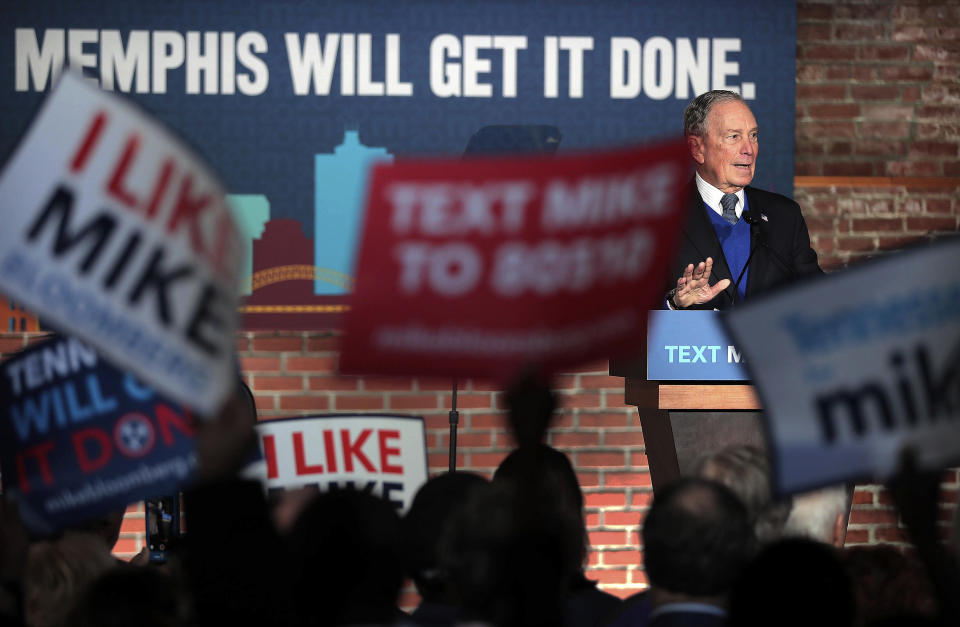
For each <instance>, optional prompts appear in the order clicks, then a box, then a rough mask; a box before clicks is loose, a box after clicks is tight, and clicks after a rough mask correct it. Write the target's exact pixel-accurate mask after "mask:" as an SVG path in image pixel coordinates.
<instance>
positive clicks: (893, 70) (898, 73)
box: [880, 65, 933, 83]
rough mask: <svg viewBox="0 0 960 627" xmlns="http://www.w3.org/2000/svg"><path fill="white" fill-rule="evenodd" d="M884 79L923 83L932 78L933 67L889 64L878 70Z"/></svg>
mask: <svg viewBox="0 0 960 627" xmlns="http://www.w3.org/2000/svg"><path fill="white" fill-rule="evenodd" d="M880 77H881V78H882V79H883V80H885V81H904V82H909V83H925V82H928V81H931V80H933V68H932V67H930V66H929V65H891V66H888V67H885V68H883V69H881V70H880Z"/></svg>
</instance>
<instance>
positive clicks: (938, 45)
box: [913, 42, 960, 63]
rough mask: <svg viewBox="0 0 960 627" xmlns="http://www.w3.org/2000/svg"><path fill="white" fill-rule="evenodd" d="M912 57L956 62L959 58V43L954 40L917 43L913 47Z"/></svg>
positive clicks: (923, 59)
mask: <svg viewBox="0 0 960 627" xmlns="http://www.w3.org/2000/svg"><path fill="white" fill-rule="evenodd" d="M913 59H914V60H915V61H939V62H941V63H942V62H946V63H956V62H957V61H958V60H960V45H958V44H956V43H954V42H933V43H922V44H917V45H916V46H914V47H913Z"/></svg>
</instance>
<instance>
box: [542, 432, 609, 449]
mask: <svg viewBox="0 0 960 627" xmlns="http://www.w3.org/2000/svg"><path fill="white" fill-rule="evenodd" d="M550 444H551V445H552V446H554V447H557V448H573V447H578V446H596V445H598V444H600V433H599V432H597V431H564V432H556V431H554V432H551V433H550Z"/></svg>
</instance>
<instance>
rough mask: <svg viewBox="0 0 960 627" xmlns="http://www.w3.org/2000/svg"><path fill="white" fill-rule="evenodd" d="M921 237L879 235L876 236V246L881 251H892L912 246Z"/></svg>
mask: <svg viewBox="0 0 960 627" xmlns="http://www.w3.org/2000/svg"><path fill="white" fill-rule="evenodd" d="M920 239H921V238H919V237H917V236H899V237H884V236H880V237H879V238H877V248H878V249H879V250H882V251H885V252H886V251H894V250H899V249H901V248H905V247H907V246H912V245H913V244H916V243H917V242H919V241H920Z"/></svg>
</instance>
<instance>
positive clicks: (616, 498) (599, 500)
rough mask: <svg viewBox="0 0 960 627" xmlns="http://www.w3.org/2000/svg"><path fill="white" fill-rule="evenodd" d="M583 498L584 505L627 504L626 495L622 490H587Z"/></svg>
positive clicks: (617, 505)
mask: <svg viewBox="0 0 960 627" xmlns="http://www.w3.org/2000/svg"><path fill="white" fill-rule="evenodd" d="M583 498H584V504H585V505H586V507H626V506H627V495H626V494H624V493H623V492H589V493H587V494H585V495H584V496H583Z"/></svg>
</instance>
